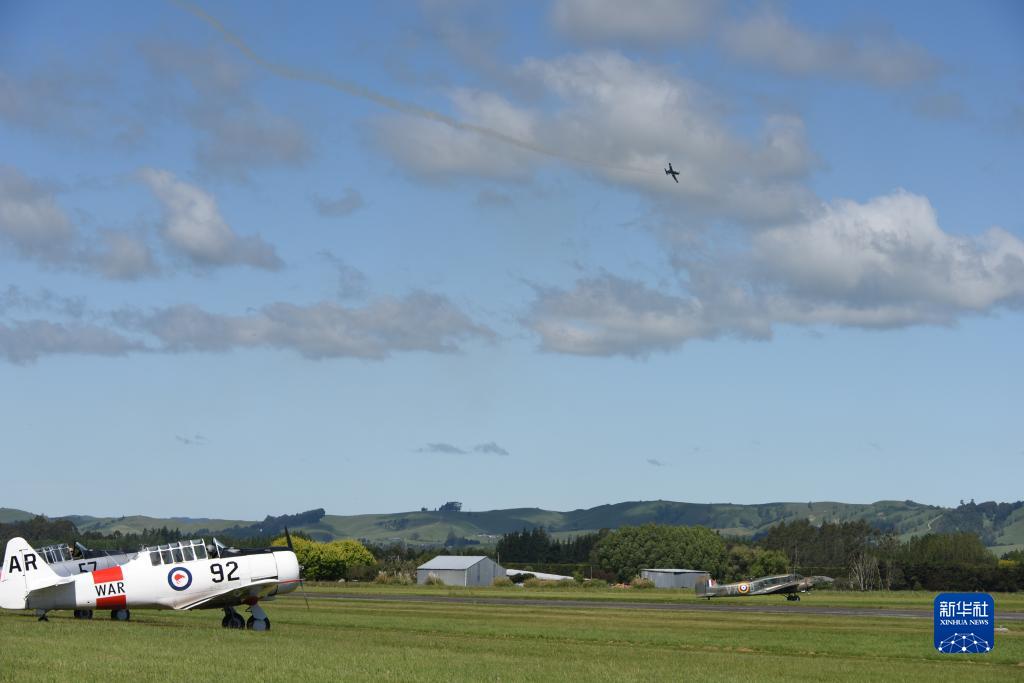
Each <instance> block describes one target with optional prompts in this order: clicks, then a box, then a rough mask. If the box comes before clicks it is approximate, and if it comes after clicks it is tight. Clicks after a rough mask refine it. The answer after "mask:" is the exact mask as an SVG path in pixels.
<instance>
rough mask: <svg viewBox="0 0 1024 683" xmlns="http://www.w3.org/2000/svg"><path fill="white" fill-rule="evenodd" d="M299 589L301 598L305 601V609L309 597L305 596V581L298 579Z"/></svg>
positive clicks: (307, 605)
mask: <svg viewBox="0 0 1024 683" xmlns="http://www.w3.org/2000/svg"><path fill="white" fill-rule="evenodd" d="M299 590H300V591H302V599H303V600H305V601H306V609H307V610H308V609H309V598H307V597H306V581H305V579H299Z"/></svg>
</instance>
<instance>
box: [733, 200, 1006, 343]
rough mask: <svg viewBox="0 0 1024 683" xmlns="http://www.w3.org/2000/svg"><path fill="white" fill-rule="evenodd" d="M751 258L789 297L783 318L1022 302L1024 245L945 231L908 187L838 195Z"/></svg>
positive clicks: (873, 315) (927, 314)
mask: <svg viewBox="0 0 1024 683" xmlns="http://www.w3.org/2000/svg"><path fill="white" fill-rule="evenodd" d="M751 256H752V260H753V263H754V264H755V266H756V268H757V269H758V272H759V275H760V276H761V277H764V278H765V279H766V280H767V281H769V282H771V283H774V284H775V285H777V286H778V287H780V288H781V290H782V291H783V292H784V293H785V296H786V298H787V299H789V300H790V303H789V307H790V309H791V310H790V311H788V313H786V314H785V315H784V316H781V317H789V318H792V319H793V320H795V321H801V320H807V321H814V320H815V319H820V320H822V321H824V322H834V323H838V324H853V325H866V326H875V325H908V324H914V323H916V322H952V321H954V320H955V319H956V318H957V317H958V316H960V315H962V314H964V313H971V312H973V313H983V312H986V311H989V310H991V309H992V308H993V307H995V306H999V305H1019V304H1020V303H1021V302H1024V242H1022V241H1021V240H1020V239H1018V238H1017V237H1015V236H1013V235H1011V234H1010V233H1008V232H1006V231H1005V230H1002V229H1000V228H991V229H989V230H987V231H986V232H984V233H982V234H981V235H979V236H977V237H961V236H955V235H951V234H949V233H946V232H944V231H943V230H942V229H941V228H940V227H939V224H938V219H937V217H936V215H935V210H934V209H933V208H932V206H931V203H930V202H929V201H928V200H927V199H926V198H924V197H921V196H918V195H913V194H910V193H908V192H897V193H894V194H891V195H887V196H883V197H877V198H875V199H873V200H871V201H869V202H866V203H864V204H860V203H857V202H853V201H838V202H835V203H833V204H832V205H829V206H826V207H825V208H824V210H823V211H822V212H821V213H820V214H819V215H817V216H815V217H814V218H813V219H811V220H809V221H806V222H803V223H797V224H793V225H788V226H782V227H778V228H773V229H770V230H766V231H764V232H762V233H759V234H758V235H756V236H755V237H754V240H753V245H752V255H751ZM797 304H799V305H797ZM783 312H784V311H783V310H780V311H779V313H783Z"/></svg>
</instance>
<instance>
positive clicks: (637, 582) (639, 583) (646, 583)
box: [629, 576, 654, 590]
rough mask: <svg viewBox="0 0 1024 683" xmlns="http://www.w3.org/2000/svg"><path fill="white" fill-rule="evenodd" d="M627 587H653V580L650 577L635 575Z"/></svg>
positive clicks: (645, 588) (644, 588)
mask: <svg viewBox="0 0 1024 683" xmlns="http://www.w3.org/2000/svg"><path fill="white" fill-rule="evenodd" d="M629 587H630V588H639V589H642V590H647V589H648V588H654V582H653V581H651V580H650V579H642V578H640V577H639V576H636V577H633V580H632V581H630V582H629Z"/></svg>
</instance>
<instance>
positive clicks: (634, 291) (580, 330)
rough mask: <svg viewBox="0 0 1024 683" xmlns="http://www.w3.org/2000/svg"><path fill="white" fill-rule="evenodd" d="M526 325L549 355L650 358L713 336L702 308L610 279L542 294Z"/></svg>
mask: <svg viewBox="0 0 1024 683" xmlns="http://www.w3.org/2000/svg"><path fill="white" fill-rule="evenodd" d="M523 322H524V324H525V325H526V326H527V327H528V328H530V329H532V330H533V331H534V332H536V333H537V334H538V335H540V338H541V348H542V349H544V350H546V351H555V352H559V353H571V354H578V355H591V356H609V355H626V356H646V355H648V354H650V353H651V352H652V351H668V350H670V349H673V348H676V347H678V346H679V345H680V344H682V343H683V342H684V341H686V340H688V339H692V338H695V337H700V336H704V335H706V334H708V332H709V330H708V328H707V326H706V323H705V321H704V319H703V315H702V309H701V305H700V302H699V301H698V300H697V299H695V298H683V297H678V296H672V295H668V294H663V293H661V292H658V291H655V290H653V289H650V288H648V287H647V286H646V285H644V284H643V283H640V282H636V281H632V280H626V279H623V278H619V277H616V276H615V275H612V274H609V273H605V274H602V275H601V276H599V277H594V278H587V279H583V280H579V281H578V282H577V283H576V286H575V287H574V288H572V289H570V290H559V289H554V288H549V289H538V290H537V297H536V299H535V301H534V303H533V306H532V308H531V310H530V313H529V315H528V316H527V317H526V319H525V320H524V321H523Z"/></svg>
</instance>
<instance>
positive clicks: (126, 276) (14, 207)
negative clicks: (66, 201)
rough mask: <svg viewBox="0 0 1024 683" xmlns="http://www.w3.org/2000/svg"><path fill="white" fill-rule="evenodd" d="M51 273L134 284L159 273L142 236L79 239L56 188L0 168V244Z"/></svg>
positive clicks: (102, 234)
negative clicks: (77, 273)
mask: <svg viewBox="0 0 1024 683" xmlns="http://www.w3.org/2000/svg"><path fill="white" fill-rule="evenodd" d="M3 244H6V245H8V246H9V247H10V248H11V249H12V250H13V252H14V254H15V255H17V256H18V257H20V258H23V259H26V260H29V261H35V262H37V263H40V264H43V265H45V266H47V267H51V268H61V269H67V270H78V271H88V272H95V273H99V274H100V275H103V276H104V277H107V278H110V279H114V280H134V279H137V278H139V277H142V276H145V275H150V274H153V273H155V272H157V266H156V264H155V263H154V260H153V255H152V253H151V252H150V249H149V246H148V245H147V244H146V242H145V240H144V239H143V238H141V237H140V236H138V235H136V234H133V233H129V232H124V231H118V230H100V231H99V232H98V234H96V235H94V236H88V235H83V234H82V233H81V232H80V231H79V230H78V229H77V228H76V227H75V225H74V224H73V223H72V222H71V220H70V219H69V218H68V216H67V214H66V213H65V212H64V210H63V209H62V208H61V207H60V206H59V205H58V204H57V199H56V188H55V187H54V186H53V185H52V184H49V183H46V182H43V181H40V180H36V179H33V178H29V177H27V176H25V175H24V174H22V173H21V172H20V171H19V170H18V169H16V168H12V167H4V166H0V245H3Z"/></svg>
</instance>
